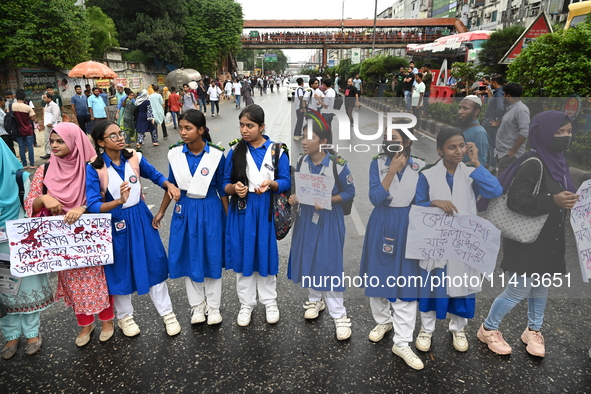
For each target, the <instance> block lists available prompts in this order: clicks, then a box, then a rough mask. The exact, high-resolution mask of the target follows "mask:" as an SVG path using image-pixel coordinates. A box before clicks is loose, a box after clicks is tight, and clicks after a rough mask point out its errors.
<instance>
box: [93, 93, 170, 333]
mask: <svg viewBox="0 0 591 394" xmlns="http://www.w3.org/2000/svg"><path fill="white" fill-rule="evenodd" d="M146 96H147V92H146ZM92 139H93V141H94V145H95V150H96V153H97V156H96V158H95V159H94V161H91V162H90V163H88V164H87V166H86V199H87V203H88V211H89V212H91V213H109V214H111V221H112V224H113V250H116V253H115V254H114V261H115V262H114V263H113V264H108V265H106V266H105V275H106V277H107V284H108V287H109V294H112V295H113V296H114V297H113V301H114V304H115V310H116V312H117V319H118V322H117V326H118V327H119V328H120V329H121V330H122V331H123V335H125V336H127V337H133V336H136V335H138V334H139V333H140V328H139V327H138V325H137V324H136V323H135V321H134V319H133V313H134V309H133V305H132V302H131V295H132V294H133V293H135V292H136V291H137V293H138V295H141V294H146V293H149V294H150V298H151V299H152V302H153V303H154V306H155V307H156V310H157V311H158V314H159V315H160V316H161V317H162V319H163V321H164V325H165V326H166V332H167V334H168V335H170V336H174V335H177V334H178V333H179V332H181V326H180V325H179V322H178V321H177V319H176V315H175V314H174V312H173V309H172V302H171V301H170V296H169V294H168V286H167V284H166V279H168V259H167V257H166V251H165V250H164V246H163V245H162V240H161V239H160V235H159V234H158V230H156V229H154V228H153V227H152V219H153V217H152V213H151V212H150V209H149V208H148V206H147V205H146V203H145V202H144V199H143V193H142V186H141V184H140V177H145V178H148V179H150V180H151V181H152V182H154V184H156V185H158V186H160V187H161V188H163V189H164V188H165V189H167V191H168V193H169V194H170V197H171V198H174V199H175V200H178V199H179V197H180V190H179V189H178V188H177V187H176V186H175V185H173V184H172V183H170V182H169V181H168V180H167V179H166V178H165V177H164V175H162V174H161V173H160V172H159V171H158V170H156V169H155V168H154V167H153V166H152V165H151V164H150V163H148V161H147V160H146V158H145V157H143V156H142V155H141V153H139V152H136V151H133V150H127V149H125V133H124V132H122V131H121V129H120V128H119V126H117V125H116V124H115V123H113V122H111V121H102V122H98V123H95V125H94V127H93V128H92ZM101 150H102V152H101Z"/></svg>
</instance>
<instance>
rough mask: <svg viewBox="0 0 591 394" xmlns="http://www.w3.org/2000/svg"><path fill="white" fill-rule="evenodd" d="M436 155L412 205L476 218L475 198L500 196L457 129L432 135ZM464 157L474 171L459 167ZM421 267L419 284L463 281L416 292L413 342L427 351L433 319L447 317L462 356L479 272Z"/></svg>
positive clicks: (448, 264)
mask: <svg viewBox="0 0 591 394" xmlns="http://www.w3.org/2000/svg"><path fill="white" fill-rule="evenodd" d="M437 152H438V153H439V156H440V157H441V159H440V160H439V161H438V162H437V164H435V165H433V166H429V167H427V168H426V169H425V170H423V171H422V172H421V173H420V175H419V183H418V185H417V192H416V196H415V201H416V204H417V205H420V206H423V207H437V208H441V209H442V210H443V211H444V212H445V213H446V214H447V215H448V216H453V215H454V213H457V212H459V211H460V210H462V211H465V212H469V213H472V214H476V211H477V210H476V199H477V198H478V196H479V195H482V196H483V197H484V198H495V197H498V196H500V195H501V194H502V193H503V188H502V187H501V185H500V184H499V181H498V180H497V178H495V177H494V176H492V175H491V173H490V172H489V171H488V170H487V169H486V168H484V167H483V166H481V165H480V161H478V148H476V145H475V144H474V143H473V142H468V143H466V142H465V140H464V135H463V134H462V132H461V131H459V130H458V129H455V128H448V129H444V130H443V131H441V132H440V133H439V134H438V135H437ZM466 153H467V154H468V157H469V158H470V162H472V163H473V167H472V166H470V167H469V166H467V165H466V164H464V163H462V160H463V158H464V156H465V155H466ZM420 266H421V276H422V278H423V281H424V283H431V282H429V279H430V277H435V276H438V277H440V278H441V277H445V276H447V277H450V278H452V279H453V278H457V277H461V278H464V277H466V278H468V279H467V280H462V283H461V285H460V286H453V285H452V284H449V283H450V281H446V282H447V283H448V284H449V286H445V285H443V286H437V287H434V288H433V289H431V286H423V287H421V289H420V299H419V310H420V311H421V324H422V328H421V331H420V333H419V335H418V337H417V340H416V341H415V346H416V348H417V349H419V350H420V351H423V352H427V351H429V349H430V348H431V337H432V335H433V331H434V330H435V321H436V319H445V318H446V316H447V314H448V313H449V314H450V315H451V316H450V317H451V321H450V323H449V331H451V333H452V336H453V346H454V348H455V349H456V350H457V351H459V352H465V351H467V350H468V340H467V338H466V332H465V331H464V328H465V326H466V325H467V324H468V319H472V318H473V317H474V309H475V307H476V298H475V294H476V292H478V291H480V290H481V288H480V287H472V285H471V284H472V281H471V280H470V278H471V277H474V276H478V278H480V273H479V272H478V271H476V270H474V269H473V268H471V267H470V266H469V265H467V264H465V263H463V262H461V261H455V260H454V261H452V260H421V261H420ZM442 283H443V282H442ZM451 283H453V281H451ZM455 283H457V282H455Z"/></svg>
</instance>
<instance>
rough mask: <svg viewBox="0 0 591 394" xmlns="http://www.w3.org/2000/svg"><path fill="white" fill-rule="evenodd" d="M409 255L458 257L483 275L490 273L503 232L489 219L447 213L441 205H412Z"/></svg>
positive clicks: (416, 256) (431, 258)
mask: <svg viewBox="0 0 591 394" xmlns="http://www.w3.org/2000/svg"><path fill="white" fill-rule="evenodd" d="M409 219H410V223H409V226H408V237H407V240H406V258H407V259H419V260H458V261H463V262H464V263H466V264H468V265H469V266H471V267H472V268H474V269H475V270H476V271H478V272H480V273H481V274H491V273H493V271H494V269H495V265H496V263H497V255H498V254H499V248H500V246H501V231H500V230H499V229H498V228H496V227H495V226H493V225H492V224H491V223H490V222H489V221H487V220H485V219H483V218H481V217H478V216H477V215H472V214H470V213H468V212H463V211H460V213H457V214H455V215H453V216H447V215H446V214H445V213H443V210H441V209H439V208H425V207H421V206H418V205H413V206H412V208H411V209H410V216H409Z"/></svg>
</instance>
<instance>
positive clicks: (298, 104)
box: [293, 78, 306, 141]
mask: <svg viewBox="0 0 591 394" xmlns="http://www.w3.org/2000/svg"><path fill="white" fill-rule="evenodd" d="M296 82H297V84H298V87H297V88H296V91H295V92H294V95H293V102H294V110H295V114H296V125H295V129H294V131H293V139H294V141H299V140H301V139H302V126H303V125H304V114H305V113H306V101H305V99H304V97H305V95H306V91H305V90H304V79H303V78H298V79H297V80H296Z"/></svg>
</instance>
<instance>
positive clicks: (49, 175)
mask: <svg viewBox="0 0 591 394" xmlns="http://www.w3.org/2000/svg"><path fill="white" fill-rule="evenodd" d="M49 138H50V139H49V144H50V147H51V158H50V159H49V163H48V164H47V165H46V166H44V167H39V169H38V170H37V172H36V173H35V177H34V179H33V181H32V183H31V189H30V191H29V194H28V196H27V200H26V201H25V209H26V211H27V215H28V217H33V216H52V215H65V216H64V222H66V223H68V224H71V223H74V222H75V221H76V220H78V219H79V218H80V216H82V214H84V213H85V212H86V208H87V207H86V195H85V190H86V162H87V161H89V160H90V159H91V158H92V157H94V156H95V155H96V152H95V150H94V148H93V146H92V144H91V143H90V141H89V140H88V137H86V135H85V134H84V132H83V131H82V130H81V129H80V128H79V127H78V126H76V125H75V124H74V123H68V122H64V123H60V124H58V125H57V126H55V127H54V128H53V132H52V133H51V135H50V137H49ZM55 298H56V300H59V299H63V300H64V301H65V303H66V305H68V306H72V307H73V308H74V313H75V314H76V319H77V320H78V325H79V326H81V327H82V330H81V331H80V334H79V335H78V337H77V338H76V345H77V346H79V347H82V346H84V345H86V344H87V343H88V342H89V341H90V335H91V334H92V332H93V331H94V328H95V325H94V319H95V318H94V315H95V314H97V313H98V317H99V319H100V320H101V321H102V331H101V335H100V337H99V339H100V341H101V342H104V341H107V340H109V339H110V338H111V337H112V336H113V332H114V326H113V318H114V314H113V299H112V296H111V297H110V296H109V292H108V288H107V281H106V279H105V272H104V269H103V266H97V267H86V268H77V269H72V270H66V271H60V272H59V273H58V287H57V291H56V295H55Z"/></svg>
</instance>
